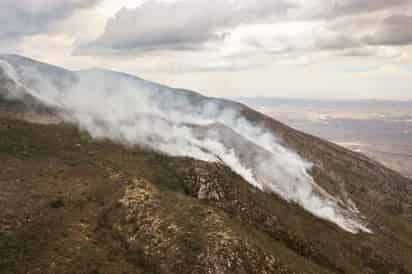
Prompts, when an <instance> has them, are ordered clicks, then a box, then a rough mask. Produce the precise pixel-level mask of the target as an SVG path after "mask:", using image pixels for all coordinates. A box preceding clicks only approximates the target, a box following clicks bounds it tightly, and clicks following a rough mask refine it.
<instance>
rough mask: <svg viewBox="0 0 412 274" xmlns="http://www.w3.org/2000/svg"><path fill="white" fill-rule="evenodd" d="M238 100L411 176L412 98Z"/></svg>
mask: <svg viewBox="0 0 412 274" xmlns="http://www.w3.org/2000/svg"><path fill="white" fill-rule="evenodd" d="M236 100H237V101H240V102H242V103H245V104H247V105H249V106H251V107H253V108H255V109H257V110H259V111H261V112H264V113H265V114H267V115H269V116H271V117H273V118H275V119H277V120H280V121H281V122H284V123H286V124H287V125H289V126H291V127H293V128H295V129H298V130H301V131H304V132H306V133H309V134H312V135H315V136H318V137H321V138H324V139H327V140H329V141H331V142H334V143H336V144H339V145H342V146H344V147H346V148H349V149H351V150H353V151H357V152H360V153H363V154H365V155H367V156H368V157H370V158H372V159H374V160H376V161H379V162H381V163H383V164H384V165H386V166H388V167H390V168H392V169H394V170H396V171H399V172H400V173H402V174H403V175H405V176H408V177H412V101H376V100H353V101H352V100H343V101H339V100H312V99H279V98H236Z"/></svg>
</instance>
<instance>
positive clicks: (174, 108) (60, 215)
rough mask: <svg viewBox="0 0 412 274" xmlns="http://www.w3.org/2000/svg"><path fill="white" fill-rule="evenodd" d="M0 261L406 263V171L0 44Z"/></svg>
mask: <svg viewBox="0 0 412 274" xmlns="http://www.w3.org/2000/svg"><path fill="white" fill-rule="evenodd" d="M0 68H1V70H0V131H1V132H0V136H1V138H0V159H1V163H2V167H3V168H2V170H1V171H0V207H1V208H2V209H4V210H2V211H1V212H0V273H27V272H29V271H30V273H412V261H411V260H410V258H411V254H412V182H411V180H409V179H407V178H405V177H403V176H401V175H399V174H398V173H396V172H394V171H392V170H390V169H388V168H386V167H384V166H382V165H380V164H379V163H377V162H375V161H372V160H370V159H369V158H367V157H365V156H364V155H362V154H358V153H355V152H352V151H349V150H346V149H344V148H342V147H339V146H337V145H334V144H332V143H329V142H326V141H324V140H321V139H319V138H316V137H313V136H310V135H308V134H305V133H303V132H299V131H296V130H294V129H292V128H290V127H288V126H287V125H284V124H282V123H280V122H277V121H276V120H273V119H271V118H269V117H267V116H265V115H263V114H261V113H259V112H257V111H254V110H253V109H250V108H248V107H246V106H245V105H242V104H240V103H236V102H232V101H228V100H221V99H217V98H208V97H204V96H202V95H200V94H198V93H195V92H192V91H187V90H180V89H173V88H169V87H166V86H162V85H157V84H156V83H152V82H149V81H145V80H143V79H140V78H137V77H134V76H131V75H127V74H123V73H117V72H113V71H107V70H101V69H91V70H84V71H69V70H65V69H63V68H58V67H55V66H51V65H48V64H44V63H40V62H37V61H35V60H31V59H28V58H25V57H22V56H16V55H1V56H0Z"/></svg>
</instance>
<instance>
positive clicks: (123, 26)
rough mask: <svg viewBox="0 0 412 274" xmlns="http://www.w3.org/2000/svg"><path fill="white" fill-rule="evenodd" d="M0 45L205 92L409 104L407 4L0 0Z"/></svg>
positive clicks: (372, 0) (411, 74) (411, 68)
mask: <svg viewBox="0 0 412 274" xmlns="http://www.w3.org/2000/svg"><path fill="white" fill-rule="evenodd" d="M0 52H1V53H18V54H22V55H25V56H28V57H31V58H34V59H38V60H41V61H44V62H49V63H53V64H57V65H61V66H64V67H66V68H69V69H83V68H89V67H103V68H108V69H113V70H119V71H125V72H128V73H131V74H135V75H138V76H140V77H143V78H146V79H148V80H152V81H156V82H160V83H164V84H168V85H171V86H174V87H181V88H187V89H193V90H196V91H199V92H201V93H203V94H206V95H210V96H274V97H311V98H374V99H412V0H167V1H166V0H1V1H0Z"/></svg>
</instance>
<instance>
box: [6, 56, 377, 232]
mask: <svg viewBox="0 0 412 274" xmlns="http://www.w3.org/2000/svg"><path fill="white" fill-rule="evenodd" d="M1 59H3V60H1ZM0 61H1V62H0V67H2V68H3V71H4V72H5V73H6V74H7V75H8V77H9V78H10V79H12V80H13V81H14V82H15V83H16V87H17V88H16V90H21V89H24V90H25V91H26V92H28V93H29V94H30V95H32V96H33V97H35V98H37V99H38V100H39V101H41V102H43V103H44V104H45V105H47V106H51V107H55V108H57V109H59V110H61V115H62V117H64V119H65V120H66V121H69V122H75V123H77V124H78V125H79V127H80V128H81V129H84V130H86V131H88V132H89V133H90V134H91V136H93V137H94V138H109V139H111V140H114V141H117V142H120V143H123V144H127V145H139V146H145V147H149V148H151V149H154V150H157V151H160V152H163V153H166V154H169V155H172V156H188V157H192V158H195V159H199V160H204V161H222V162H223V163H224V164H225V165H227V166H228V167H230V168H231V169H232V170H233V171H235V172H236V173H238V174H239V175H240V176H242V177H243V178H244V179H245V180H246V181H247V182H249V183H250V184H252V185H253V186H254V187H256V188H258V189H260V190H262V191H268V192H273V193H275V194H277V195H279V196H281V197H282V198H283V199H285V200H287V201H291V202H295V203H297V204H299V205H300V206H302V207H303V208H305V209H306V210H308V211H309V212H310V213H312V214H313V215H315V216H317V217H319V218H323V219H325V220H328V221H330V222H333V223H335V224H337V225H338V226H340V227H341V228H342V229H344V230H346V231H349V232H352V233H357V232H359V231H363V232H370V230H369V229H368V228H367V227H366V226H365V225H363V224H362V221H361V220H360V217H359V216H358V212H357V210H356V208H355V207H354V206H352V204H349V203H346V205H344V206H343V205H342V204H344V203H343V202H342V201H340V200H338V199H336V198H335V197H333V196H331V195H330V194H328V193H327V192H326V191H325V190H323V189H322V188H321V187H320V186H318V185H317V184H316V182H315V181H314V179H313V178H312V177H311V175H310V173H309V170H310V168H311V166H312V165H311V164H310V163H309V162H307V161H305V160H303V159H302V158H301V157H300V156H299V155H298V154H297V153H295V152H293V151H291V150H289V149H287V148H285V147H283V146H282V145H280V143H279V142H278V140H277V138H276V137H275V136H274V135H273V133H271V132H270V131H269V130H267V129H265V128H263V127H261V126H258V125H256V124H254V123H252V122H251V121H248V120H247V119H245V118H244V117H242V115H241V112H240V110H239V109H238V108H239V107H238V105H236V104H229V103H227V102H225V101H222V100H218V99H212V98H206V97H203V96H200V95H198V94H195V93H192V92H190V91H184V90H175V89H171V88H168V87H165V86H161V85H157V84H154V83H150V82H147V81H144V80H142V79H139V78H136V77H133V76H130V75H126V74H121V73H115V72H111V71H105V70H98V69H92V70H85V71H77V72H72V71H67V70H63V69H60V68H56V67H51V66H47V65H43V64H38V63H34V62H31V61H27V60H26V59H24V60H21V59H20V58H19V57H16V56H3V57H1V56H0Z"/></svg>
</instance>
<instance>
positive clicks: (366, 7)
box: [318, 0, 411, 19]
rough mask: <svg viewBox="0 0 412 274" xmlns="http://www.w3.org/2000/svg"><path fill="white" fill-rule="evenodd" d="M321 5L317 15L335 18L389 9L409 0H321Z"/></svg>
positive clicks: (404, 3)
mask: <svg viewBox="0 0 412 274" xmlns="http://www.w3.org/2000/svg"><path fill="white" fill-rule="evenodd" d="M320 2H321V3H323V7H322V9H321V11H320V12H319V14H318V16H325V17H327V18H331V19H333V18H336V17H340V16H346V15H355V16H356V15H360V14H362V13H368V12H374V11H379V10H385V9H391V8H394V7H399V6H402V5H406V4H408V3H409V4H410V3H411V1H410V0H341V1H331V0H321V1H320Z"/></svg>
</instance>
